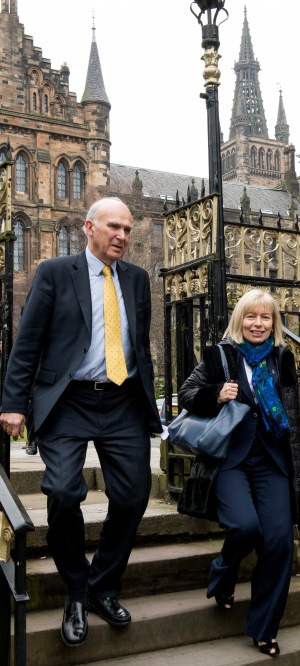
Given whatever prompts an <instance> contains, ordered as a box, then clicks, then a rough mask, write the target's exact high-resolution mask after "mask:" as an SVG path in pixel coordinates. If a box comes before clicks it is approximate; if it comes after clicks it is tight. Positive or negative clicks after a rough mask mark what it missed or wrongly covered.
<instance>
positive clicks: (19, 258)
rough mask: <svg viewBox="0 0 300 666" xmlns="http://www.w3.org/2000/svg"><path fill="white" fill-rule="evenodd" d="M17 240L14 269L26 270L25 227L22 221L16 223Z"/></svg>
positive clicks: (15, 243)
mask: <svg viewBox="0 0 300 666" xmlns="http://www.w3.org/2000/svg"><path fill="white" fill-rule="evenodd" d="M14 232H15V236H16V240H15V242H14V271H23V270H24V227H23V224H22V222H19V221H17V222H16V223H15V224H14Z"/></svg>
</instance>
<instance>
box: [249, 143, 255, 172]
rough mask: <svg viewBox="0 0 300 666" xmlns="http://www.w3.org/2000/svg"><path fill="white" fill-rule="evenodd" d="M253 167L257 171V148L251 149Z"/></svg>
mask: <svg viewBox="0 0 300 666" xmlns="http://www.w3.org/2000/svg"><path fill="white" fill-rule="evenodd" d="M250 155H251V167H252V169H256V148H255V147H254V146H252V148H251V153H250Z"/></svg>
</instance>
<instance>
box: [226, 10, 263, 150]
mask: <svg viewBox="0 0 300 666" xmlns="http://www.w3.org/2000/svg"><path fill="white" fill-rule="evenodd" d="M234 69H235V73H236V84H235V91H234V99H233V108H232V114H231V122H230V131H229V138H230V139H233V138H234V137H235V127H236V122H237V121H238V119H239V116H240V112H241V109H243V111H245V112H246V114H247V117H248V135H249V136H252V137H259V138H264V139H268V138H269V136H268V129H267V123H266V118H265V112H264V108H263V101H262V96H261V92H260V85H259V80H258V72H259V71H260V65H259V62H258V60H257V59H256V58H255V57H254V51H253V46H252V41H251V35H250V30H249V25H248V19H247V9H246V7H245V9H244V24H243V32H242V39H241V46H240V53H239V60H238V62H236V63H235V65H234ZM243 115H244V114H243Z"/></svg>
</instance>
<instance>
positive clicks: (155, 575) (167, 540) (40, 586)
mask: <svg viewBox="0 0 300 666" xmlns="http://www.w3.org/2000/svg"><path fill="white" fill-rule="evenodd" d="M159 461H160V450H159V440H152V477H153V486H152V494H151V499H150V502H149V506H148V508H147V511H146V513H145V516H144V518H143V520H142V522H141V524H140V527H139V530H138V534H137V539H136V544H135V548H134V549H133V552H132V554H131V557H130V561H129V564H128V567H127V571H126V573H125V575H124V577H123V593H122V597H121V598H120V601H121V603H123V604H124V605H125V606H126V607H127V608H128V609H129V610H130V612H131V614H132V623H131V625H129V626H127V627H124V628H122V629H119V628H112V627H110V626H109V625H108V624H107V623H105V622H104V621H102V620H101V619H100V618H99V617H98V616H97V615H95V614H92V613H90V614H89V636H88V639H87V641H86V643H85V644H84V645H83V646H81V647H79V648H76V649H72V648H67V647H66V646H65V645H64V644H63V643H62V640H61V637H60V627H61V620H62V608H63V603H64V599H65V589H64V586H63V584H62V583H61V580H60V578H59V576H58V574H57V572H56V568H55V566H54V564H53V561H52V559H51V557H50V556H49V553H48V552H47V546H46V541H45V534H46V531H47V527H46V499H45V497H44V496H43V495H41V494H40V493H39V487H40V479H41V475H42V473H43V464H42V461H41V459H40V457H39V455H38V456H35V457H31V456H27V455H26V454H25V451H24V450H23V449H22V448H21V445H20V444H13V446H12V460H11V481H12V484H13V486H14V487H15V489H16V491H17V492H18V493H19V494H20V498H21V500H22V502H23V504H24V506H25V508H26V510H27V511H28V513H29V515H30V517H31V519H32V521H33V523H34V525H35V527H36V530H35V532H32V533H29V534H28V537H27V550H28V561H27V591H28V594H29V596H30V602H28V614H27V666H63V665H64V666H71V665H72V666H82V665H83V664H87V665H88V666H97V664H98V665H99V666H114V664H117V665H118V666H152V664H154V663H155V665H156V666H171V664H172V666H179V665H180V666H196V665H198V663H201V664H203V666H217V665H218V666H248V665H250V664H255V665H256V666H257V665H260V664H264V663H265V661H266V660H268V659H269V657H267V656H264V655H262V654H261V653H260V652H259V651H258V650H257V648H254V646H253V645H252V643H251V640H250V639H249V638H248V637H245V636H244V635H243V628H244V623H245V617H246V611H247V605H248V602H249V595H250V586H249V578H250V572H251V569H252V567H253V563H254V559H253V558H254V555H253V556H251V557H249V558H247V559H246V560H245V561H244V562H243V563H242V566H241V569H240V579H239V584H238V585H237V588H236V594H235V604H234V607H233V609H232V611H231V612H230V613H222V612H221V611H220V610H219V609H218V608H217V606H216V604H215V602H214V600H211V599H210V600H207V599H206V584H207V573H208V569H209V565H210V562H211V559H212V558H213V557H214V556H215V553H217V552H219V550H220V547H221V543H222V533H221V531H220V529H219V528H218V527H217V525H216V524H215V523H210V522H208V521H198V520H196V519H192V518H189V517H186V516H181V515H179V514H177V511H176V503H175V502H174V501H172V500H171V501H169V502H166V501H165V489H164V477H163V475H162V473H161V471H160V469H159ZM84 473H85V478H86V480H87V483H88V485H89V488H90V491H89V493H88V497H87V500H86V502H84V504H83V512H84V517H85V525H86V544H87V554H88V557H92V554H93V550H94V547H95V543H96V541H97V539H98V534H99V527H100V524H101V522H102V520H103V519H104V517H105V515H106V506H107V503H106V496H105V493H104V490H103V480H102V476H101V470H100V469H99V463H98V460H97V457H96V455H95V452H94V449H93V446H92V445H91V446H89V449H88V455H87V461H86V465H85V470H84ZM297 566H298V565H297V553H296V551H295V566H294V575H293V578H292V581H291V588H290V595H289V601H288V605H287V608H286V612H285V615H284V618H283V621H282V629H281V631H280V646H281V650H282V652H281V655H280V656H279V657H277V661H278V663H279V664H280V665H281V666H282V665H287V666H296V665H297V666H299V664H300V577H298V576H297ZM12 663H13V662H12Z"/></svg>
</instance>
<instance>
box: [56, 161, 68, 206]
mask: <svg viewBox="0 0 300 666" xmlns="http://www.w3.org/2000/svg"><path fill="white" fill-rule="evenodd" d="M57 196H58V199H65V198H66V196H67V172H66V168H65V166H64V164H63V163H62V162H60V163H59V165H58V170H57Z"/></svg>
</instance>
